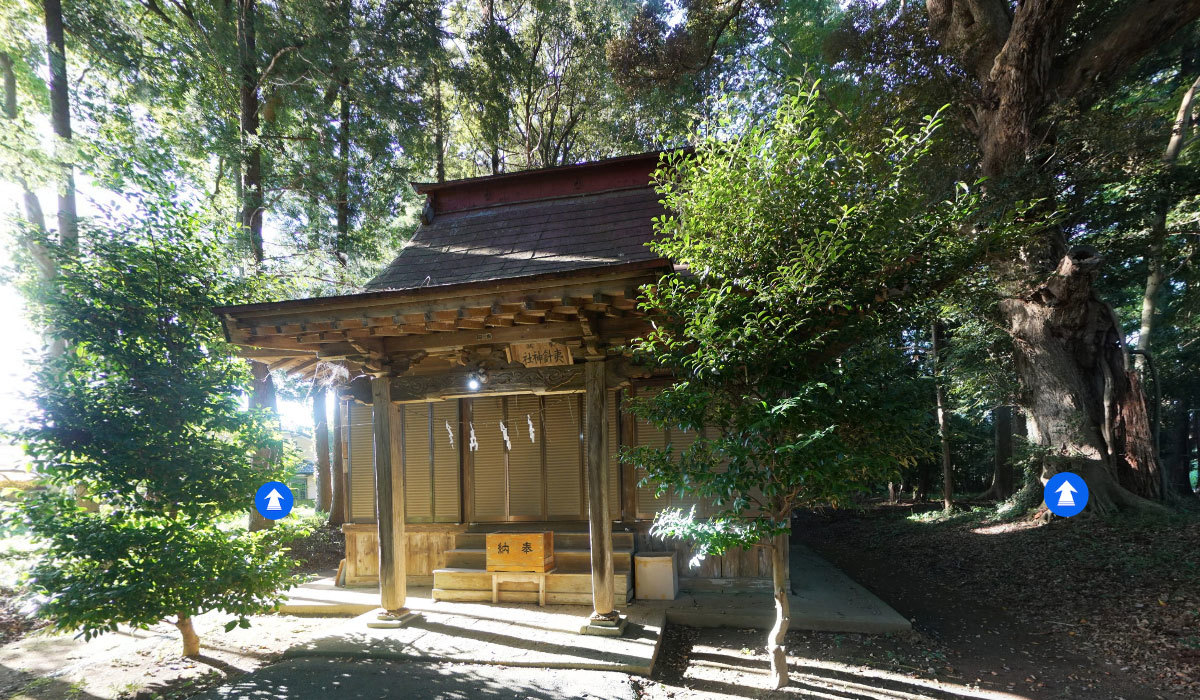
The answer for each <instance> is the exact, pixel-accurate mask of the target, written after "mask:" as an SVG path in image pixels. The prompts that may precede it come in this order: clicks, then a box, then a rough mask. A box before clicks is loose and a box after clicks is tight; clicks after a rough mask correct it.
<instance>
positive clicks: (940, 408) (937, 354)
mask: <svg viewBox="0 0 1200 700" xmlns="http://www.w3.org/2000/svg"><path fill="white" fill-rule="evenodd" d="M945 332H946V329H945V327H944V326H943V325H942V322H941V321H934V322H933V383H934V387H935V389H936V392H937V422H938V437H939V438H941V442H942V508H943V509H944V510H945V511H946V512H947V513H949V512H950V511H951V510H953V509H954V462H953V459H952V456H951V453H950V418H949V416H948V415H947V412H946V386H945V385H946V383H945V382H944V381H942V377H941V365H942V361H941V356H942V346H943V345H945V338H944V336H945Z"/></svg>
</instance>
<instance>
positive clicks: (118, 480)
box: [19, 197, 297, 637]
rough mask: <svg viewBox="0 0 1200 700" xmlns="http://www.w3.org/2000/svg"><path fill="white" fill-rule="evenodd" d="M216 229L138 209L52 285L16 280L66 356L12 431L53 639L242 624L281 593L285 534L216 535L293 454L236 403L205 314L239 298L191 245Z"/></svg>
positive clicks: (239, 368) (286, 574)
mask: <svg viewBox="0 0 1200 700" xmlns="http://www.w3.org/2000/svg"><path fill="white" fill-rule="evenodd" d="M216 228H217V227H215V226H214V224H213V222H212V221H209V220H208V219H206V218H205V217H203V216H200V215H197V214H193V213H190V212H188V211H186V210H185V209H184V208H183V207H181V206H180V205H178V204H176V203H174V202H171V201H169V200H166V199H161V198H155V197H149V198H147V199H145V200H144V201H143V202H141V206H140V207H139V210H138V211H137V213H136V214H135V215H133V216H130V217H127V218H125V219H116V220H115V223H113V224H112V225H111V226H110V227H108V228H106V229H96V228H93V229H92V230H89V231H88V232H87V234H88V235H87V237H86V240H87V241H88V245H87V246H86V248H85V250H84V251H83V252H82V253H81V254H80V255H79V256H78V257H77V258H68V257H66V256H60V260H59V264H60V266H61V267H60V270H61V274H60V276H59V277H57V278H55V279H54V280H51V281H44V280H35V281H30V282H29V283H28V284H29V285H30V287H31V289H30V292H31V295H30V298H31V299H32V300H33V301H34V303H35V304H36V307H35V310H36V312H37V314H38V316H39V317H40V320H42V321H43V322H44V323H45V324H46V325H47V327H48V328H49V329H51V332H52V333H53V334H54V335H56V336H58V337H61V338H62V339H63V340H64V341H65V344H66V346H67V348H68V350H67V351H66V352H65V353H63V354H61V355H57V356H51V357H48V358H47V361H46V362H45V363H44V365H43V366H42V367H41V368H40V369H39V370H38V372H37V376H36V390H35V395H34V398H35V399H36V401H37V406H38V413H37V415H36V416H35V417H34V418H33V420H32V421H31V424H30V425H29V426H28V427H26V428H24V429H23V430H22V432H21V434H20V437H21V438H22V439H23V440H24V442H25V445H26V450H27V452H28V453H29V454H30V456H31V457H32V460H33V463H34V465H35V467H36V469H37V471H38V472H39V473H41V474H44V475H45V476H46V477H47V478H48V479H49V480H50V482H51V483H52V484H54V485H56V486H58V487H60V488H59V489H57V490H53V491H51V492H50V493H47V494H44V495H41V496H36V497H31V498H30V499H28V500H27V501H25V502H24V503H23V504H22V506H21V509H20V512H19V516H20V517H21V518H23V519H24V521H25V524H26V525H27V526H28V527H29V528H30V530H31V531H32V532H33V533H34V534H35V535H36V536H37V537H39V538H41V539H42V540H44V541H45V543H46V554H45V556H44V557H43V559H42V560H41V561H40V562H39V563H38V565H37V566H36V567H35V568H34V570H33V572H32V583H33V586H34V588H35V589H36V590H38V591H40V592H42V593H44V594H46V595H47V596H49V601H48V602H47V603H46V604H45V606H44V607H43V608H42V614H43V615H45V616H46V617H48V618H50V619H51V620H52V623H53V624H54V625H55V626H56V627H58V628H61V629H82V631H83V634H84V635H85V637H90V636H92V635H95V634H98V633H100V632H104V631H112V630H115V629H116V628H117V625H118V624H120V623H127V624H131V625H134V626H146V625H150V624H153V623H156V622H159V621H161V620H163V619H165V618H166V617H167V616H169V615H175V616H178V617H180V618H187V617H192V616H194V615H197V614H200V613H203V612H206V611H209V610H213V609H217V610H222V611H224V612H227V613H230V614H232V615H234V616H236V619H235V620H234V622H233V623H231V625H232V624H236V623H237V622H241V623H242V624H243V625H245V624H248V622H247V620H246V616H247V615H249V614H252V613H255V612H261V611H263V610H266V609H269V608H270V607H272V606H273V605H274V603H275V602H276V601H277V598H278V595H277V592H278V591H279V590H280V589H281V588H283V587H285V586H286V585H287V584H288V583H289V582H290V580H291V575H290V569H291V566H292V565H293V562H292V561H291V559H290V558H289V557H288V556H287V554H286V549H285V548H284V547H283V546H282V545H283V544H284V543H285V542H286V540H287V539H288V538H289V537H292V536H294V535H295V534H297V533H296V532H295V531H294V530H292V529H289V528H276V529H274V530H271V531H265V532H259V533H246V532H244V531H240V530H236V529H232V528H231V527H224V528H223V527H221V525H220V523H221V522H222V520H223V519H226V520H227V519H228V516H232V515H233V514H236V513H244V512H245V511H246V509H247V507H248V506H249V505H250V504H251V503H252V502H253V493H254V491H255V489H256V488H257V487H258V486H259V485H260V484H261V483H263V482H264V481H267V480H271V479H279V478H282V477H284V476H285V474H286V472H287V469H288V467H289V464H290V462H291V461H292V460H293V459H294V456H293V455H291V454H290V453H289V452H287V451H285V449H284V443H283V441H282V439H281V438H280V436H279V433H278V430H277V429H276V427H275V426H274V425H273V423H272V422H271V421H270V419H269V416H268V415H267V414H265V413H262V412H248V411H244V410H242V409H241V407H240V403H241V400H242V396H243V394H244V392H245V389H246V387H247V385H248V382H249V372H248V371H247V368H246V366H245V363H244V362H242V361H241V360H239V359H236V358H234V357H233V355H232V351H231V348H230V347H229V346H228V345H226V344H225V342H224V341H223V338H222V336H221V330H220V325H219V321H218V318H217V317H216V316H215V315H214V314H213V312H212V307H214V306H217V305H219V304H222V303H229V302H231V301H235V300H245V299H247V298H249V296H250V295H251V294H252V292H253V289H252V288H251V287H249V286H248V285H247V283H246V282H244V281H243V280H238V279H235V278H232V277H230V276H229V275H228V273H227V272H225V271H224V270H223V265H224V260H223V258H222V256H221V254H220V250H221V248H220V247H219V245H218V244H217V242H216V241H215V240H214V238H213V236H211V235H210V234H206V233H205V231H211V230H215V229H216ZM46 245H47V247H51V246H50V244H49V243H48V242H47V243H46ZM256 458H263V459H261V462H262V463H261V464H260V463H259V462H257V461H256ZM264 464H265V466H264ZM76 488H81V489H83V490H85V491H86V493H87V495H88V496H89V497H90V498H91V499H94V500H95V501H96V502H97V503H99V506H98V507H95V508H88V507H86V505H87V504H81V503H80V502H78V501H77V499H76V491H75V489H76Z"/></svg>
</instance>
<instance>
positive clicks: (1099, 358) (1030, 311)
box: [1000, 246, 1159, 512]
mask: <svg viewBox="0 0 1200 700" xmlns="http://www.w3.org/2000/svg"><path fill="white" fill-rule="evenodd" d="M1100 262H1101V258H1100V255H1099V253H1098V252H1097V251H1096V250H1095V249H1093V248H1090V247H1087V246H1077V247H1075V248H1072V249H1071V250H1070V251H1068V253H1067V254H1066V255H1065V256H1064V257H1063V258H1062V260H1061V261H1060V263H1059V266H1058V269H1057V270H1055V272H1054V273H1053V274H1051V275H1049V276H1047V277H1046V278H1045V280H1044V281H1043V282H1042V283H1041V284H1040V285H1037V286H1036V287H1035V288H1034V289H1032V290H1030V291H1028V292H1027V293H1025V294H1024V295H1022V296H1020V297H1014V298H1008V299H1004V300H1002V301H1001V303H1000V309H1001V312H1002V313H1003V314H1004V316H1005V318H1006V319H1007V321H1008V324H1009V332H1010V333H1011V334H1012V336H1013V338H1014V339H1015V341H1016V342H1015V343H1014V345H1015V347H1016V352H1015V353H1014V368H1015V370H1016V373H1017V376H1018V377H1019V378H1020V380H1021V399H1022V401H1021V402H1022V404H1023V406H1024V407H1025V408H1026V410H1027V413H1028V419H1029V420H1028V425H1027V427H1028V430H1029V437H1030V440H1031V441H1032V442H1034V443H1036V444H1038V445H1041V446H1043V447H1046V448H1049V450H1050V457H1049V458H1048V459H1046V460H1045V461H1044V463H1043V465H1042V472H1041V480H1042V483H1045V482H1046V481H1047V480H1049V478H1050V477H1051V476H1053V475H1054V474H1055V473H1058V472H1060V471H1074V472H1076V473H1077V474H1079V475H1080V476H1082V477H1083V478H1084V479H1085V480H1086V481H1087V483H1088V489H1089V492H1090V498H1089V500H1088V508H1089V509H1095V510H1097V511H1099V512H1109V511H1112V510H1115V509H1119V508H1144V507H1151V508H1153V507H1155V504H1153V503H1151V502H1150V501H1148V500H1146V499H1145V498H1143V497H1141V496H1139V495H1138V494H1144V495H1145V496H1157V495H1158V491H1159V478H1158V462H1157V458H1156V455H1155V454H1154V449H1153V445H1152V441H1151V428H1150V421H1149V416H1148V414H1147V409H1146V402H1145V399H1144V393H1143V392H1142V388H1141V383H1140V381H1139V379H1138V377H1137V374H1136V373H1135V372H1134V371H1132V369H1131V368H1130V367H1129V362H1128V354H1127V353H1126V351H1125V348H1124V345H1123V338H1124V335H1123V334H1122V332H1121V328H1120V327H1119V324H1118V322H1117V319H1116V315H1115V313H1114V312H1113V311H1112V309H1111V308H1110V307H1109V306H1108V305H1107V304H1105V303H1104V302H1102V301H1100V300H1099V299H1098V298H1097V297H1096V294H1095V292H1094V291H1093V290H1092V283H1093V281H1094V278H1095V274H1096V272H1095V270H1096V268H1097V266H1098V265H1099V264H1100Z"/></svg>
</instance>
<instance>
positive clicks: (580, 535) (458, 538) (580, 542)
mask: <svg viewBox="0 0 1200 700" xmlns="http://www.w3.org/2000/svg"><path fill="white" fill-rule="evenodd" d="M487 534H488V533H486V532H460V533H458V534H456V535H455V536H454V546H455V547H456V548H458V549H483V548H484V546H486V544H487ZM612 544H613V549H629V550H632V549H633V547H634V544H633V533H632V532H614V533H613V534H612ZM590 547H591V539H590V537H589V535H588V533H587V532H586V531H583V532H565V531H564V532H555V533H554V549H555V551H558V550H560V549H589V548H590Z"/></svg>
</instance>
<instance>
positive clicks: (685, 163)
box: [626, 89, 1007, 687]
mask: <svg viewBox="0 0 1200 700" xmlns="http://www.w3.org/2000/svg"><path fill="white" fill-rule="evenodd" d="M744 123H745V122H744V120H740V119H739V114H738V113H736V112H735V113H732V114H727V116H726V118H724V119H723V120H721V121H720V122H718V123H716V124H713V125H710V126H709V128H708V129H706V131H705V134H706V136H704V137H703V138H701V139H700V140H699V143H698V145H697V147H696V151H695V154H694V155H678V154H677V155H674V156H671V157H669V158H667V161H666V163H665V164H664V166H663V168H662V169H661V170H660V172H659V175H658V178H659V180H658V184H659V188H660V192H662V194H663V197H664V201H665V204H666V207H667V210H668V211H669V212H670V214H669V215H667V216H665V217H663V218H661V219H660V220H658V221H657V222H656V230H657V232H658V234H659V236H658V239H657V240H656V241H655V242H654V243H653V244H652V247H653V248H654V250H655V251H656V252H658V253H660V254H661V255H662V256H664V257H667V258H670V259H672V260H673V261H675V262H676V264H681V265H684V266H686V268H687V272H686V273H675V274H671V275H667V276H665V277H664V278H662V279H661V280H660V281H659V283H658V284H656V285H654V286H653V287H651V288H649V289H648V290H646V299H645V305H646V308H647V309H649V310H652V311H653V312H654V313H655V314H656V317H657V319H658V320H657V321H656V326H655V329H654V331H653V332H651V333H650V334H648V335H647V336H646V337H645V338H644V339H642V340H640V341H639V342H638V344H637V345H636V348H635V349H636V351H637V352H638V353H639V354H641V355H643V356H647V357H649V358H650V359H652V360H653V361H654V362H656V363H658V364H660V365H662V366H665V367H667V368H670V369H671V370H672V371H673V373H674V376H675V377H676V379H675V382H674V384H673V385H671V386H670V387H669V388H667V389H665V390H664V391H662V392H661V393H659V394H657V395H656V396H654V397H652V398H647V399H646V400H644V401H641V402H640V403H637V404H636V405H635V406H634V409H633V410H634V412H635V413H637V414H639V415H641V416H642V417H644V418H646V419H648V420H650V421H651V422H652V423H654V424H656V425H658V426H660V427H666V426H678V427H680V428H683V429H685V430H692V431H694V432H696V433H698V434H701V435H704V436H705V437H701V438H699V439H697V440H696V441H695V443H694V444H693V445H692V446H691V447H690V448H688V449H687V450H686V451H684V452H683V453H682V454H674V453H673V451H672V450H671V448H670V446H668V447H667V448H666V449H665V450H661V451H658V450H654V449H651V448H637V449H635V450H632V451H630V452H629V453H627V454H626V458H627V459H629V460H631V461H633V462H634V463H635V464H637V465H639V466H641V467H643V468H645V469H646V471H647V475H648V476H647V479H648V480H650V481H653V482H658V483H659V484H660V487H659V488H660V490H667V489H672V490H677V491H679V492H683V493H692V494H695V495H697V496H700V497H701V498H703V499H706V500H709V501H711V502H713V503H714V504H715V506H716V508H717V509H718V511H717V513H716V514H715V516H713V517H709V518H704V519H701V518H699V517H697V516H696V514H695V513H694V512H692V513H682V512H679V511H667V512H664V513H662V514H660V515H659V517H658V518H657V519H656V523H655V532H656V533H657V534H658V535H660V536H668V537H682V538H688V539H692V540H695V541H696V542H697V543H698V547H699V551H700V552H701V554H709V553H711V554H720V553H722V552H724V551H725V550H727V549H729V548H731V547H743V548H745V547H750V546H753V545H756V544H761V545H765V546H768V547H769V548H770V550H771V562H772V568H773V582H774V595H775V607H776V624H775V627H774V628H773V629H772V631H771V633H770V637H769V641H768V644H767V650H768V652H769V653H770V656H771V668H772V676H773V680H774V682H775V684H776V685H777V686H779V687H782V686H783V685H785V684H786V683H787V665H786V653H785V648H784V639H785V635H786V633H787V629H788V625H789V606H788V591H787V590H786V584H785V581H786V575H787V574H786V563H785V562H786V547H787V535H788V533H789V531H790V521H791V513H792V511H793V509H795V508H797V507H799V506H804V505H814V504H820V503H834V504H836V503H839V502H842V501H843V500H845V499H846V498H847V497H848V496H849V495H850V494H851V493H852V492H853V491H855V490H857V489H859V488H861V486H862V485H864V484H869V483H870V482H873V481H875V482H877V481H878V480H880V479H883V478H886V477H887V476H888V475H890V474H892V473H894V472H895V470H896V469H897V468H898V467H899V466H901V465H906V464H911V461H912V459H913V458H914V457H915V456H916V455H917V454H919V453H920V452H921V450H922V449H923V448H922V446H923V445H928V444H929V440H928V438H927V437H922V436H921V435H919V434H918V433H919V431H917V430H914V429H913V427H914V426H919V425H921V424H922V415H921V414H922V412H923V409H924V407H926V406H927V405H928V400H927V399H925V400H920V399H917V398H915V396H913V395H912V394H911V392H921V391H924V390H925V389H927V388H928V387H927V386H926V385H923V384H922V383H921V382H919V381H917V379H916V373H915V372H914V371H913V369H912V368H911V367H910V366H909V365H908V364H907V362H906V361H905V360H904V357H905V355H904V353H903V352H902V349H901V348H900V347H898V346H899V343H895V346H894V345H893V344H892V343H888V342H885V341H884V340H883V339H885V338H895V337H897V332H896V331H897V328H902V327H903V323H904V322H905V320H906V318H905V316H906V313H905V312H906V311H907V310H908V308H909V307H910V306H912V304H914V302H917V301H920V300H922V299H927V298H929V297H930V296H931V295H932V294H934V293H936V292H937V291H939V290H940V289H942V288H943V287H945V286H946V285H947V284H948V283H949V282H950V281H951V280H953V279H955V278H957V277H958V276H960V275H961V274H962V271H963V270H964V269H965V268H966V267H968V266H969V265H971V264H973V262H974V261H975V260H977V259H978V257H979V256H980V255H981V253H982V251H983V250H984V248H985V247H986V246H988V245H989V244H993V243H995V240H996V238H997V236H999V235H1000V233H1002V232H1006V230H1007V227H1005V226H1000V225H997V226H995V227H993V228H992V229H989V230H987V231H985V230H982V229H979V228H974V227H972V226H970V225H968V223H967V222H969V221H971V220H972V217H974V216H976V214H977V213H978V198H977V196H976V195H975V194H973V193H971V192H970V191H969V190H968V188H966V187H965V186H963V187H958V188H954V189H952V190H949V191H941V192H938V191H936V190H930V189H929V188H928V187H926V181H925V179H923V178H921V177H918V176H917V175H918V172H919V169H920V168H921V167H922V166H927V165H928V155H929V154H930V152H931V146H932V143H933V135H934V132H935V131H936V129H937V127H938V122H937V120H936V119H933V118H929V119H927V120H926V121H925V122H924V123H923V124H922V125H921V127H920V128H919V129H918V130H916V131H915V132H912V133H909V132H906V131H904V130H902V129H899V128H897V129H894V130H892V131H891V132H889V133H888V134H887V135H886V136H885V137H884V138H883V139H882V140H881V141H880V142H879V143H878V144H876V145H875V147H874V148H872V149H863V148H859V147H856V146H854V145H853V144H852V142H850V141H849V140H847V137H846V134H850V133H852V127H851V126H850V125H848V124H847V123H846V122H845V121H844V120H843V118H842V117H841V116H839V115H838V114H837V113H836V112H835V111H834V110H833V109H831V108H830V107H829V106H828V104H827V103H825V102H823V101H822V100H821V99H820V97H819V95H818V93H817V91H816V90H815V89H814V90H795V91H794V92H793V93H792V94H791V95H790V96H788V97H786V98H785V99H784V100H783V101H782V103H781V106H780V107H779V108H778V110H777V111H776V112H775V113H774V114H773V115H772V116H771V117H770V118H769V119H767V120H765V121H763V122H760V123H759V125H758V126H750V127H745V128H741V125H743V124H744ZM706 428H707V430H705V429H706Z"/></svg>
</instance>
